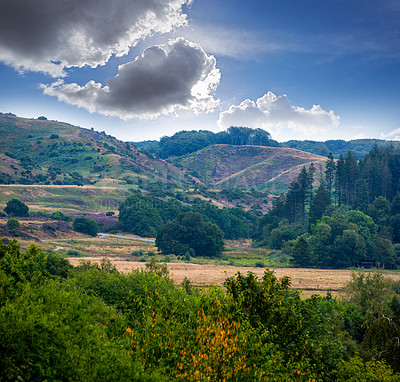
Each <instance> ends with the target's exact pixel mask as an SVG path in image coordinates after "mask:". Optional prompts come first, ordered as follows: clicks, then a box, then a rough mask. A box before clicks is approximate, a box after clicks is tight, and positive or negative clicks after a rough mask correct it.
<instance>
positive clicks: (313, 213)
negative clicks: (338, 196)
mask: <svg viewBox="0 0 400 382" xmlns="http://www.w3.org/2000/svg"><path fill="white" fill-rule="evenodd" d="M330 204H331V198H330V196H329V192H328V190H327V189H326V187H325V186H324V185H323V184H321V185H320V186H319V188H318V190H317V194H316V195H315V198H314V200H313V201H312V204H311V207H310V224H315V223H316V222H317V220H319V219H321V217H322V215H323V214H324V212H325V210H326V208H327V207H328V206H329V205H330Z"/></svg>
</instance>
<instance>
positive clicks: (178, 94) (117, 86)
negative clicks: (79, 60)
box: [42, 38, 220, 119]
mask: <svg viewBox="0 0 400 382" xmlns="http://www.w3.org/2000/svg"><path fill="white" fill-rule="evenodd" d="M219 81H220V72H219V70H218V69H217V68H216V60H215V58H214V57H213V56H208V55H207V54H206V53H205V52H204V50H203V49H202V48H201V47H200V46H199V45H197V44H194V43H191V42H188V41H186V40H184V39H182V38H180V39H176V40H172V41H170V42H169V43H168V44H167V45H163V46H153V47H150V48H148V49H146V50H145V51H144V52H143V54H142V55H141V56H139V57H137V58H136V59H135V61H133V62H130V63H127V64H124V65H121V66H120V67H119V69H118V75H117V76H116V77H114V78H111V79H109V80H108V81H107V85H106V86H103V85H102V84H100V83H96V82H94V81H89V82H88V83H86V84H85V85H84V86H80V85H78V84H75V83H70V84H67V83H64V81H63V80H61V79H60V80H58V81H56V82H54V83H52V84H50V85H42V88H43V91H44V93H45V94H47V95H51V96H56V97H58V99H59V100H60V101H64V102H67V103H69V104H72V105H77V106H79V107H83V108H85V109H87V110H89V111H90V112H98V113H101V114H104V115H114V116H118V117H120V118H122V119H129V118H134V117H138V118H144V119H152V118H156V117H157V116H159V115H160V114H171V113H175V112H176V111H178V110H182V109H183V110H191V111H193V112H195V113H200V112H203V111H211V110H213V109H214V108H215V107H216V106H217V105H218V103H219V101H218V100H216V99H214V97H213V95H212V93H213V91H214V90H215V89H216V87H217V85H218V84H219Z"/></svg>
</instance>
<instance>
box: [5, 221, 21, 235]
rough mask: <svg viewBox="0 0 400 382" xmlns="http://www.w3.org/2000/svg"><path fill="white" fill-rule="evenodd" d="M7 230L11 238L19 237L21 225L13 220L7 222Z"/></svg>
mask: <svg viewBox="0 0 400 382" xmlns="http://www.w3.org/2000/svg"><path fill="white" fill-rule="evenodd" d="M7 229H8V232H10V234H11V235H12V236H19V235H20V231H21V223H20V222H19V221H18V220H17V219H14V218H11V219H8V220H7Z"/></svg>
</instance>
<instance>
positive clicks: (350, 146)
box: [281, 139, 399, 159]
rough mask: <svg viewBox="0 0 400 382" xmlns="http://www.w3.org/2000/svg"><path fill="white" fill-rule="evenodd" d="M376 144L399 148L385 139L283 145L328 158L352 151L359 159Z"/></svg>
mask: <svg viewBox="0 0 400 382" xmlns="http://www.w3.org/2000/svg"><path fill="white" fill-rule="evenodd" d="M375 144H377V145H378V146H379V147H386V146H389V145H393V146H395V147H397V146H398V145H399V142H398V141H386V140H383V139H352V140H350V141H344V140H342V139H333V140H328V141H324V142H322V141H309V140H305V141H296V140H291V141H287V142H283V143H281V145H282V146H283V147H290V148H293V149H297V150H302V151H307V152H310V153H313V154H317V155H323V156H328V155H329V153H332V154H333V156H334V157H335V158H338V157H339V155H343V156H345V155H346V154H347V152H348V151H351V152H352V153H353V154H354V155H355V156H356V157H357V158H358V159H361V158H363V157H364V156H365V155H366V154H367V153H368V152H370V151H371V149H372V148H373V146H374V145H375Z"/></svg>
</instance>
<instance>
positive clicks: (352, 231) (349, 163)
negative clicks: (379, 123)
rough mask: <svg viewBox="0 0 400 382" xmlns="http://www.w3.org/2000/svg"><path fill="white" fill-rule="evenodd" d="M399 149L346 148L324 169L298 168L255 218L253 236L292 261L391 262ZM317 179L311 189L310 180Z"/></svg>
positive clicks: (398, 225) (395, 248)
mask: <svg viewBox="0 0 400 382" xmlns="http://www.w3.org/2000/svg"><path fill="white" fill-rule="evenodd" d="M399 154H400V150H399V148H395V147H393V146H388V147H378V145H375V146H374V147H373V148H372V149H371V151H370V152H369V153H368V154H366V155H365V157H364V158H362V159H360V160H357V158H356V157H355V155H354V154H353V153H352V152H351V151H349V152H348V153H347V154H346V155H345V156H342V155H340V156H339V159H338V160H334V158H333V156H332V155H330V156H329V158H328V161H327V163H326V166H325V169H323V170H321V169H320V170H319V172H318V170H317V169H316V168H315V167H314V166H312V165H311V166H310V167H309V168H308V169H307V168H305V167H304V168H302V170H301V172H300V173H299V175H298V177H297V179H295V180H294V181H293V182H292V183H291V184H290V186H289V189H288V192H287V193H286V194H283V195H281V196H280V197H279V198H277V199H276V200H275V202H274V206H273V208H272V210H271V211H270V212H269V213H268V214H266V215H264V216H263V217H262V218H261V219H260V223H259V226H258V230H257V232H256V233H255V235H254V239H255V241H256V242H257V244H258V245H260V246H268V247H270V248H275V249H281V250H282V251H283V252H285V253H287V254H289V255H291V256H292V262H293V264H294V265H298V266H303V267H304V266H306V267H327V268H347V267H356V266H366V267H371V266H379V267H386V268H397V267H398V266H399V264H400V263H399V256H400V188H399V187H400V183H399V180H400V155H399ZM315 184H318V187H317V190H315V189H314V188H315V187H314V186H315Z"/></svg>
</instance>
